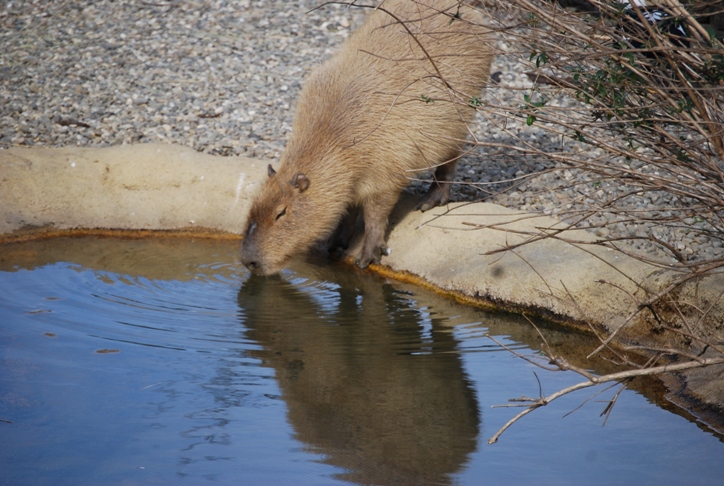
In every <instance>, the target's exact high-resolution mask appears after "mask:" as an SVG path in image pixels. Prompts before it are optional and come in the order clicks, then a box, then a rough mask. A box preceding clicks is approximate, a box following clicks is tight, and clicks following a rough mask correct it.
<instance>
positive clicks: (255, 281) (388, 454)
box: [0, 238, 724, 485]
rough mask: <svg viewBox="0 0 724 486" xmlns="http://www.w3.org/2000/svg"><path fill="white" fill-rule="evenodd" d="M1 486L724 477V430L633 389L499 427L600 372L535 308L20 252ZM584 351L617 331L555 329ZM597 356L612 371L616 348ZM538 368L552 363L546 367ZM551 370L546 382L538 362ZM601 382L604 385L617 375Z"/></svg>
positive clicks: (297, 269) (347, 280) (0, 429)
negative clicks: (581, 368) (584, 365)
mask: <svg viewBox="0 0 724 486" xmlns="http://www.w3.org/2000/svg"><path fill="white" fill-rule="evenodd" d="M0 316H1V317H0V370H1V371H0V438H1V439H2V440H0V483H1V484H40V485H42V484H53V485H58V484H73V485H82V484H88V485H90V484H123V485H132V484H144V485H146V484H200V483H207V482H208V483H216V484H264V483H267V484H280V485H284V484H290V485H292V484H294V485H297V484H314V485H317V484H441V485H445V484H465V485H467V484H510V483H523V482H527V483H531V484H581V483H585V484H632V483H636V484H714V483H720V482H721V478H722V477H724V461H722V460H721V458H722V457H724V445H723V444H722V442H721V441H720V439H719V438H718V437H717V436H716V435H714V434H713V433H712V432H710V431H708V430H706V428H704V427H702V426H700V425H698V424H697V423H695V422H693V421H691V420H689V419H688V418H687V417H686V416H685V414H683V416H682V414H681V412H677V413H672V411H671V410H673V408H672V407H671V406H670V405H669V404H668V402H666V400H665V399H664V398H663V397H662V390H661V388H660V386H659V385H658V384H657V382H656V381H655V380H648V381H647V380H639V381H636V382H634V383H632V386H631V388H630V389H627V390H625V391H624V392H623V393H622V394H621V395H620V398H619V399H618V403H617V405H616V407H615V409H614V411H613V414H612V415H611V417H610V418H609V420H608V422H607V423H606V425H605V427H602V418H601V417H599V414H600V413H601V411H602V410H603V409H604V407H605V404H604V403H600V400H607V399H610V398H611V396H612V395H613V394H614V393H615V392H616V391H617V389H614V390H611V391H609V392H606V393H604V394H602V395H600V396H598V397H596V398H593V399H592V400H590V401H589V402H588V403H586V404H585V405H584V406H583V407H582V408H580V409H579V410H577V411H576V412H574V413H572V414H571V415H568V416H567V417H565V418H563V415H565V414H566V413H568V412H570V411H571V410H573V409H575V408H576V407H578V406H579V405H581V404H582V402H584V401H585V400H586V399H589V398H591V396H592V395H593V393H594V392H589V391H584V392H579V393H578V394H575V395H572V396H569V397H566V398H564V399H562V400H560V401H558V402H556V403H554V404H551V405H550V406H549V407H547V408H544V409H539V410H537V411H535V412H533V413H532V414H531V415H528V416H527V417H525V418H524V419H523V420H522V421H521V422H519V423H518V424H516V425H514V426H513V427H512V428H511V429H510V430H509V431H508V432H506V433H505V434H504V435H503V436H502V438H501V441H500V442H499V443H498V444H495V445H487V444H486V441H487V439H488V438H489V437H490V436H491V435H492V434H493V433H494V432H495V431H496V430H497V429H498V428H499V427H500V426H502V425H503V424H504V423H505V422H506V421H507V420H508V419H509V418H511V417H512V416H513V415H514V414H515V413H516V412H517V411H518V410H517V409H509V408H491V407H492V406H493V405H496V404H503V403H506V402H507V401H508V399H510V398H514V397H520V396H521V395H526V396H529V397H531V396H537V395H538V393H539V384H538V379H540V383H541V386H542V388H543V392H544V393H546V394H548V393H552V392H553V391H555V390H557V389H558V388H561V387H564V386H567V385H571V384H573V383H576V382H578V381H581V379H580V377H578V376H576V375H574V374H572V373H562V372H557V373H549V372H545V371H542V370H540V369H538V368H535V367H533V365H531V364H530V363H528V362H526V361H524V360H521V359H519V358H517V357H515V356H514V355H513V354H511V353H510V352H509V351H507V350H505V349H503V348H501V347H500V346H498V345H497V344H495V343H494V342H493V341H491V340H490V339H488V338H487V337H486V336H487V335H488V334H490V335H492V336H494V337H495V338H496V339H497V340H498V341H500V342H502V343H504V344H505V345H506V346H508V347H510V348H513V349H515V350H517V351H518V352H519V353H523V354H535V353H538V352H539V351H538V349H539V346H540V341H541V339H540V337H539V336H538V334H537V332H536V331H535V330H534V329H533V328H532V326H531V325H530V323H528V322H527V321H526V320H525V319H522V318H519V317H514V316H508V315H503V314H491V313H485V312H481V311H478V310H475V309H470V308H467V307H464V306H459V305H456V304H454V303H452V302H449V301H447V300H445V299H443V298H440V297H438V296H436V295H434V294H430V293H428V292H425V291H423V290H421V289H418V288H415V287H412V286H409V285H405V284H400V283H397V282H391V281H386V280H383V279H379V278H377V277H374V276H370V275H367V274H365V273H363V272H358V271H355V270H353V269H348V268H340V267H334V266H330V265H316V264H315V265H312V264H306V263H301V262H300V263H295V264H294V265H293V266H292V268H291V269H290V270H287V271H285V272H284V273H283V274H282V275H281V276H280V277H274V278H255V277H250V276H249V274H248V272H247V271H246V270H245V269H244V268H243V267H241V266H240V265H239V264H238V263H237V258H236V243H234V242H223V241H222V242H219V241H210V240H180V239H151V240H141V241H139V240H123V239H93V238H84V239H56V240H51V241H46V242H39V243H26V244H22V245H5V246H0ZM541 326H542V328H543V332H544V335H545V337H546V339H547V340H548V342H549V343H550V344H551V345H552V346H553V347H554V348H555V349H556V350H557V352H561V353H564V354H565V355H566V356H567V357H568V358H569V359H571V360H572V361H574V362H575V361H576V360H580V359H581V356H584V355H585V354H587V353H588V352H590V350H591V349H593V348H595V345H596V343H595V342H593V341H592V340H591V339H590V338H587V337H583V336H578V335H575V334H571V333H564V332H560V331H556V330H555V329H552V328H546V326H545V324H544V323H542V324H541ZM590 366H595V367H596V371H597V372H606V371H612V370H613V365H611V364H610V363H607V362H599V363H594V364H592V365H590ZM534 373H535V374H534ZM536 374H537V376H538V379H537V378H536ZM597 391H598V390H597Z"/></svg>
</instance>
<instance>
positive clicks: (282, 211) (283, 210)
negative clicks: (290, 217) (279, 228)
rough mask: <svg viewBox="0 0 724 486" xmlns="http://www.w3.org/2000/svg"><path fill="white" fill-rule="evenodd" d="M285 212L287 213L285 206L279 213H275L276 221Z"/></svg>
mask: <svg viewBox="0 0 724 486" xmlns="http://www.w3.org/2000/svg"><path fill="white" fill-rule="evenodd" d="M285 214H287V208H284V209H282V210H281V212H280V213H279V214H277V218H276V219H277V221H278V220H279V218H281V217H282V216H284V215H285Z"/></svg>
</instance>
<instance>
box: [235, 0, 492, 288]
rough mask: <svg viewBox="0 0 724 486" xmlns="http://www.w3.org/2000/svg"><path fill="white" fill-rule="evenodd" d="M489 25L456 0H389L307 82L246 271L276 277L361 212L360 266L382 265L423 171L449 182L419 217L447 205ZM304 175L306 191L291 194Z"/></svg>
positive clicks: (248, 235)
mask: <svg viewBox="0 0 724 486" xmlns="http://www.w3.org/2000/svg"><path fill="white" fill-rule="evenodd" d="M457 13H459V14H460V17H459V18H453V16H454V15H456V14H457ZM395 18H397V19H400V20H404V21H405V26H406V27H407V29H409V32H408V30H407V29H405V28H403V27H402V26H401V25H400V24H399V23H398V22H397V21H396V20H395ZM451 19H452V22H451ZM481 22H482V16H481V15H480V14H479V13H478V12H476V11H474V10H472V9H469V8H460V9H459V10H458V2H457V1H455V0H386V1H385V2H384V3H383V4H382V7H381V8H380V9H379V10H377V11H375V12H373V13H372V14H370V16H369V17H368V19H367V21H366V22H365V24H364V25H363V26H362V27H361V28H360V29H359V30H358V31H357V32H355V33H354V34H353V35H352V36H351V37H350V39H349V40H348V41H347V42H346V43H345V44H344V45H343V47H342V49H341V50H340V51H339V52H338V53H337V54H336V55H335V56H334V57H332V58H331V59H330V60H329V61H327V62H326V63H324V64H322V65H321V66H320V67H318V68H317V69H316V70H315V71H314V72H313V73H312V74H311V76H310V77H309V79H308V80H307V81H306V83H305V86H304V88H303V90H302V92H301V93H300V96H299V99H298V102H297V106H296V115H295V119H294V125H293V128H292V136H291V138H290V140H289V141H288V144H287V148H286V150H285V152H284V155H283V156H282V160H281V166H280V168H279V171H278V172H277V173H272V172H270V177H269V179H268V180H267V181H266V182H265V184H264V186H263V187H262V190H261V193H260V194H259V196H258V197H257V198H256V200H255V201H254V203H253V205H252V209H251V212H250V215H249V219H248V222H247V228H246V232H245V238H244V242H243V243H242V251H241V255H242V262H243V263H244V264H245V265H247V266H248V267H249V268H250V269H252V271H255V272H257V273H261V274H268V273H274V272H276V271H278V270H280V269H281V268H282V267H283V265H284V264H285V263H286V262H287V261H288V260H289V259H290V258H291V257H292V256H294V255H296V254H300V253H303V252H304V251H306V250H308V249H309V248H310V247H311V246H312V245H313V244H314V243H315V242H316V241H319V240H321V239H323V238H326V237H327V236H329V235H330V234H331V233H332V232H333V231H334V229H335V227H336V226H337V224H338V223H339V221H340V219H341V218H342V217H343V216H344V214H345V213H346V211H347V210H348V209H349V208H350V207H353V206H357V207H360V208H361V211H362V214H363V217H364V221H365V236H364V240H363V245H362V251H361V253H360V255H359V258H358V264H359V265H360V266H362V267H365V266H367V265H368V264H369V263H371V262H378V261H379V259H380V257H381V255H382V254H383V253H384V250H385V241H384V235H385V230H386V227H387V217H388V215H389V213H390V211H391V210H392V207H393V206H394V204H395V203H396V202H397V199H398V197H399V194H400V192H401V191H402V189H403V188H404V187H405V186H406V185H407V183H408V179H409V178H410V177H414V176H415V171H420V170H425V169H432V168H435V167H437V171H436V174H435V177H436V181H439V182H440V183H441V184H435V183H433V186H432V187H431V189H430V192H429V193H428V195H427V196H426V197H425V199H424V200H423V201H422V202H421V204H420V208H421V209H422V210H427V209H430V208H432V207H434V206H435V205H438V204H445V203H446V202H447V201H448V196H449V184H448V183H449V182H451V181H452V178H453V176H454V172H455V166H456V163H457V158H458V157H459V155H460V152H461V145H462V142H461V141H463V140H465V139H466V138H467V123H468V122H469V121H470V120H471V118H472V116H473V114H474V109H473V108H471V107H470V106H468V102H469V101H470V99H471V98H472V97H474V96H479V94H480V91H481V89H482V88H483V87H484V85H485V84H486V82H487V79H488V77H489V70H490V62H491V59H492V49H491V48H490V47H489V45H488V44H487V43H486V42H490V39H489V38H486V37H485V36H486V35H487V34H488V31H487V29H485V28H484V27H482V26H481V25H480V23H481ZM410 34H412V36H411V35H410ZM413 36H414V37H413ZM418 42H419V43H420V44H422V45H423V47H424V48H425V51H423V50H422V49H421V48H420V46H419V44H418ZM440 76H442V78H443V79H444V82H443V81H441V79H440ZM299 174H302V176H303V179H304V181H305V184H304V185H305V187H303V188H302V187H300V186H299V185H298V184H295V181H296V180H297V179H295V178H297V177H298V175H299ZM295 186H296V187H295Z"/></svg>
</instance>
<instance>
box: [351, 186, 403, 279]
mask: <svg viewBox="0 0 724 486" xmlns="http://www.w3.org/2000/svg"><path fill="white" fill-rule="evenodd" d="M397 196H398V194H394V197H391V198H380V199H375V200H373V201H372V202H368V203H366V204H365V205H364V208H363V210H364V218H365V236H364V241H363V243H362V250H361V251H360V253H359V256H358V257H357V260H355V263H356V264H357V266H358V267H360V268H367V267H368V266H369V264H370V263H380V259H381V258H382V255H387V243H385V232H386V231H387V218H388V216H389V215H390V212H391V211H392V208H393V206H394V205H395V201H396V200H397ZM385 199H386V200H385Z"/></svg>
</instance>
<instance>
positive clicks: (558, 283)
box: [0, 144, 724, 423]
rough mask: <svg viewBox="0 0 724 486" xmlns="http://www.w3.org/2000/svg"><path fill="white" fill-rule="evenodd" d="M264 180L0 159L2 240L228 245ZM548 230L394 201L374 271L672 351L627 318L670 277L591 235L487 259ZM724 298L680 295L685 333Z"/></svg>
mask: <svg viewBox="0 0 724 486" xmlns="http://www.w3.org/2000/svg"><path fill="white" fill-rule="evenodd" d="M265 177H266V163H264V162H262V161H258V160H251V159H245V158H240V157H216V156H210V155H205V154H200V153H198V152H196V151H194V150H191V149H188V148H183V147H178V146H170V145H161V144H144V145H133V146H122V147H111V148H73V147H69V148H61V149H45V148H28V149H24V148H23V149H21V148H15V149H10V150H3V151H0V241H12V240H19V239H23V238H27V237H28V236H32V235H34V234H40V235H42V234H43V232H45V233H46V234H47V233H48V232H51V233H52V232H54V231H70V230H84V229H90V228H94V229H95V228H99V229H112V230H166V231H187V230H189V229H192V230H193V229H195V230H198V231H213V232H225V233H230V234H239V233H240V232H241V230H242V228H243V224H244V219H245V217H246V214H247V211H248V208H249V205H250V202H251V199H250V198H251V197H253V195H254V193H255V191H256V189H257V187H258V186H259V184H260V183H261V182H262V181H263V178H265ZM491 225H492V226H494V227H491ZM557 227H560V223H559V222H558V221H557V220H555V219H553V218H549V217H544V216H540V215H529V214H525V213H522V212H518V211H514V210H511V209H508V208H504V207H501V206H497V205H494V204H484V203H478V204H458V205H450V206H449V207H448V208H437V209H435V210H432V211H429V212H427V213H421V212H419V211H412V210H411V205H410V203H409V202H405V201H403V202H402V203H401V204H400V205H399V206H398V208H397V210H396V214H395V215H394V216H393V229H392V231H391V233H390V236H389V240H388V243H389V247H390V248H391V254H390V255H389V256H388V257H386V258H385V259H384V260H383V263H384V266H385V267H386V268H387V269H389V270H385V268H380V269H378V270H381V271H390V270H391V271H394V272H397V273H398V274H406V275H411V276H413V277H414V278H418V279H421V280H422V281H424V282H425V283H427V284H428V285H431V286H434V287H435V288H437V289H441V290H445V291H449V292H454V293H457V294H458V295H461V296H464V297H465V298H468V299H472V300H480V301H485V302H493V303H497V304H499V305H500V306H501V307H505V308H508V309H515V310H521V311H529V312H533V313H537V314H541V315H545V316H548V317H551V318H553V319H554V320H558V321H563V322H570V323H573V324H578V325H581V326H586V325H592V326H593V327H594V328H595V329H596V330H597V331H599V332H602V333H611V332H617V331H619V330H620V331H619V334H617V336H618V338H619V340H620V341H621V342H628V343H635V344H640V345H645V346H656V347H661V346H664V345H666V346H671V345H672V343H671V342H669V341H670V340H671V339H673V337H672V336H671V335H669V334H667V333H666V332H658V333H652V332H651V329H652V326H655V325H656V323H655V322H654V319H653V317H652V314H651V313H650V312H648V311H644V312H637V311H638V310H639V306H640V304H641V303H642V302H645V301H646V300H648V299H650V298H651V296H652V295H655V294H656V293H658V292H660V291H661V290H662V289H665V288H666V287H667V286H668V285H669V284H670V283H671V282H672V281H673V280H674V278H675V277H676V275H675V274H674V273H673V272H671V271H669V270H666V269H661V268H658V267H654V266H651V265H647V264H644V263H642V262H640V261H638V260H635V259H632V258H629V257H627V256H625V255H623V254H621V253H618V252H615V251H612V250H609V249H605V248H602V247H600V246H596V245H594V244H593V243H595V240H596V237H595V236H594V235H592V234H590V233H587V232H584V231H569V232H565V233H563V234H561V235H559V236H560V237H561V238H563V239H571V240H576V241H578V242H581V243H579V244H576V245H573V244H570V243H568V242H564V241H562V239H550V238H549V239H543V240H540V241H535V242H533V243H530V244H527V245H524V246H520V247H518V248H516V249H515V250H513V251H507V252H504V253H497V254H487V253H489V252H491V251H494V250H499V249H501V248H503V247H504V246H506V245H510V244H516V243H521V242H523V241H525V240H526V239H529V238H531V236H530V235H532V234H536V233H540V232H541V231H543V230H550V229H552V228H557ZM586 242H588V243H590V244H586ZM0 251H1V250H0ZM723 291H724V278H723V277H721V276H715V277H708V278H707V280H706V281H692V282H691V283H690V284H688V285H687V286H685V287H684V288H683V289H681V290H679V291H677V298H678V299H679V300H680V301H681V302H686V301H689V302H691V303H692V304H693V303H696V304H697V305H699V306H701V305H706V306H710V305H711V309H710V312H709V313H708V314H707V317H706V319H704V320H702V321H701V322H696V323H695V324H696V325H697V326H700V327H701V329H698V331H699V332H701V333H703V334H704V335H707V336H714V337H715V338H716V340H721V334H722V332H721V329H720V328H721V326H722V325H721V323H722V322H723V321H724V305H722V303H721V302H719V301H718V297H719V295H720V294H721V293H722V292H723ZM684 307H685V306H684ZM661 311H662V312H664V311H665V309H662V310H661ZM632 316H633V317H632ZM722 371H724V367H721V366H714V367H710V368H707V369H704V370H697V371H692V372H689V373H687V374H686V375H682V376H683V378H682V379H683V380H684V381H685V382H686V383H687V384H688V391H687V396H688V398H689V399H690V400H691V401H690V403H691V402H697V403H698V404H700V405H705V407H704V408H706V409H707V410H708V412H712V410H713V411H716V410H721V409H722V407H723V406H724V378H722V374H723V373H722ZM721 416H722V417H724V414H721ZM709 422H710V423H711V422H712V420H709ZM713 422H716V420H713ZM723 422H724V421H723Z"/></svg>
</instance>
